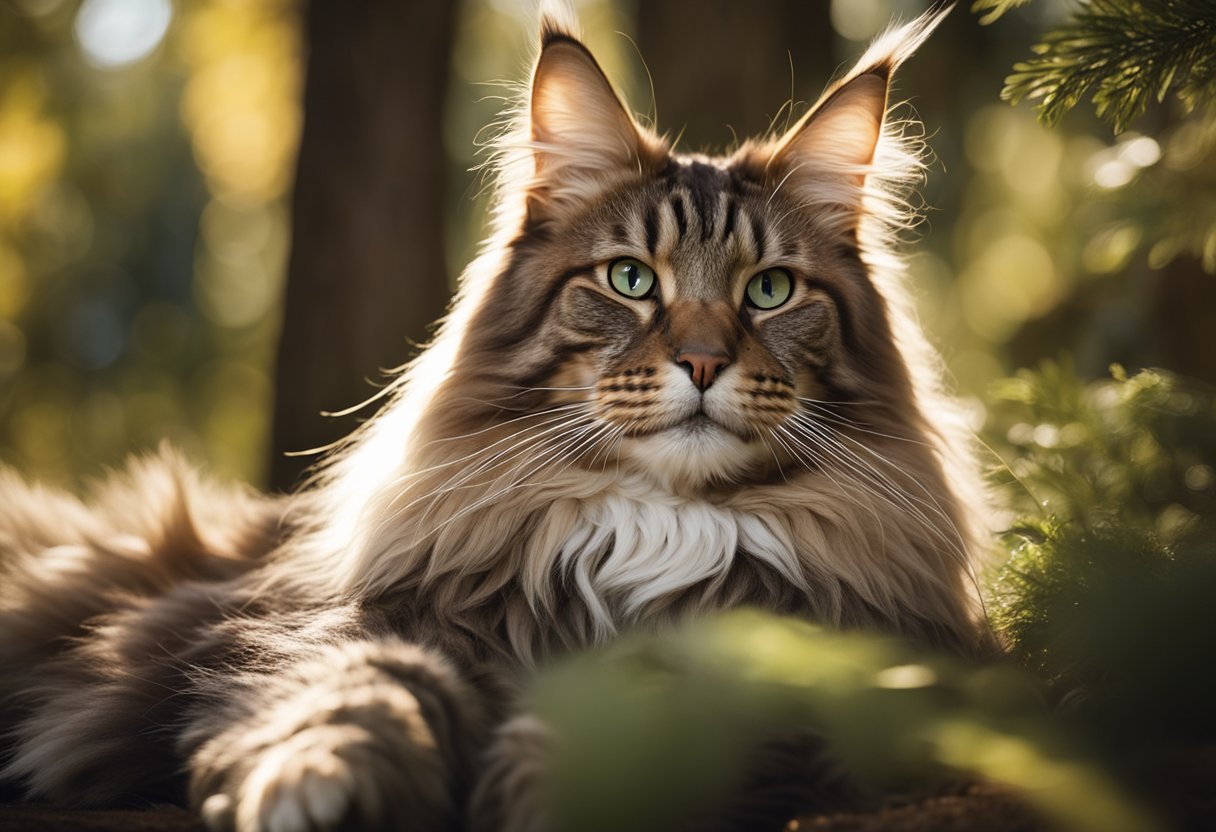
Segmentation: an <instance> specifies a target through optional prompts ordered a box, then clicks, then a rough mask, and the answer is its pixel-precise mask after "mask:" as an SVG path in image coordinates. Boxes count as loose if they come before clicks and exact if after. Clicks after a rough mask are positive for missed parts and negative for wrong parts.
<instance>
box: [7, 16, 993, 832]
mask: <svg viewBox="0 0 1216 832" xmlns="http://www.w3.org/2000/svg"><path fill="white" fill-rule="evenodd" d="M944 14H945V12H937V13H931V14H930V15H927V16H925V17H923V18H921V19H919V20H917V21H914V22H912V23H910V24H907V25H904V26H902V27H899V28H894V29H892V30H890V31H889V32H888V33H886V34H885V35H883V36H881V37H880V38H879V39H877V40H876V41H875V43H874V44H873V45H872V47H871V48H870V49H869V51H867V52H866V53H865V54H864V56H863V57H862V58H861V59H860V61H859V62H858V63H857V65H856V66H855V67H854V68H853V69H852V70H851V71H850V72H849V73H847V74H846V75H845V76H843V77H842V78H840V79H839V80H838V81H836V82H835V83H834V84H832V85H831V86H830V87H829V88H828V90H827V92H825V94H824V95H823V96H822V98H821V99H820V100H819V102H818V103H817V104H816V105H815V106H814V107H812V108H811V109H810V110H809V111H808V112H807V114H806V115H805V116H803V117H802V118H801V119H800V120H799V121H798V122H797V123H796V124H794V125H793V126H792V127H791V128H790V129H789V130H788V131H786V132H785V133H783V134H780V135H776V134H774V135H771V136H766V137H762V138H759V139H756V140H751V141H747V142H744V143H743V144H741V145H740V146H738V147H737V148H736V149H734V150H733V152H731V153H730V154H729V155H726V156H721V157H709V156H703V155H699V154H685V153H679V152H676V151H675V150H674V149H673V148H672V146H671V144H670V143H669V142H668V140H667V139H666V138H664V137H661V136H659V135H657V134H656V133H654V132H653V131H651V130H650V129H647V128H645V127H643V126H642V125H641V124H639V122H638V121H637V120H636V119H635V118H634V117H633V116H632V115H631V113H630V111H629V110H628V109H627V108H626V107H625V105H624V104H623V103H622V101H621V99H620V98H619V97H618V96H617V94H616V93H615V92H614V89H613V87H612V86H611V84H610V82H609V81H608V80H607V78H606V77H605V75H604V74H603V72H602V71H601V70H600V68H599V66H598V64H597V63H596V61H595V59H594V57H593V56H592V54H591V53H590V52H589V51H588V49H587V48H586V47H585V46H584V45H583V43H582V41H581V40H580V39H579V35H578V32H577V27H576V23H575V22H574V21H573V19H572V17H571V15H570V14H569V12H568V11H566V10H563V9H562V8H547V9H546V10H544V11H543V12H542V22H541V27H540V39H539V48H538V51H537V57H536V60H535V63H534V65H533V72H532V75H531V82H530V84H529V86H528V87H527V89H526V91H525V94H524V95H523V96H522V99H521V104H520V107H519V110H518V112H516V113H514V114H513V115H512V117H511V119H510V120H509V124H508V126H507V128H506V129H505V130H504V132H503V135H502V136H501V137H500V138H499V139H498V141H497V143H496V151H495V158H494V165H495V170H496V171H497V195H496V198H497V203H496V208H495V211H494V213H493V226H494V227H493V231H492V233H491V235H490V237H489V238H488V240H487V241H486V242H485V244H484V245H483V248H482V250H481V253H480V255H479V256H478V257H477V259H476V260H475V261H474V262H473V263H472V265H471V266H470V267H469V269H468V270H467V272H466V274H465V275H464V277H463V279H462V282H461V285H460V289H459V292H458V295H457V298H456V300H455V301H454V304H453V306H452V309H451V312H450V314H449V315H448V317H447V318H446V319H445V320H444V322H443V323H442V326H441V328H440V330H439V332H438V334H437V336H436V338H435V340H434V342H433V343H432V344H431V345H430V346H429V348H428V349H427V350H426V351H425V352H424V353H423V354H422V355H421V356H420V357H419V358H418V359H417V360H416V361H415V362H414V363H412V364H411V365H409V366H408V367H407V368H405V369H404V370H403V371H402V372H401V373H400V375H399V376H398V377H397V378H396V379H395V381H394V382H393V383H392V384H391V385H390V386H389V387H388V388H387V390H386V391H385V393H384V395H385V397H386V399H387V402H386V404H385V405H384V406H383V408H382V409H381V411H380V413H379V415H377V416H376V417H375V418H373V419H371V420H370V421H369V422H368V423H366V424H365V425H363V426H362V427H361V428H360V429H359V430H357V431H356V432H355V433H354V435H353V436H351V437H350V438H349V439H348V440H346V441H345V443H343V444H342V445H341V446H340V447H339V448H337V449H336V450H335V451H333V452H332V453H331V454H330V456H329V457H328V458H327V459H326V460H325V461H323V462H322V463H321V464H320V466H319V467H318V469H317V471H316V473H315V476H314V477H313V480H312V481H311V482H310V483H309V484H308V486H307V487H305V488H303V489H302V490H300V492H299V493H296V494H294V495H290V496H286V497H272V496H263V495H258V494H255V493H252V492H250V491H246V490H242V489H239V488H235V487H231V486H222V485H217V484H215V483H211V482H209V481H207V480H205V479H204V478H202V477H201V476H200V475H199V474H198V473H197V472H195V471H194V470H193V469H191V467H190V466H189V465H187V464H186V463H184V462H183V461H181V460H180V459H179V458H177V457H176V456H175V455H174V454H173V453H172V452H171V451H168V450H162V451H161V452H160V453H159V454H156V455H153V456H152V457H150V458H148V459H144V460H142V461H137V462H135V463H132V465H131V467H130V469H129V470H128V471H127V472H126V473H125V474H122V475H116V476H114V477H112V478H111V479H110V480H108V481H106V482H104V483H102V484H101V485H100V486H99V488H98V493H97V494H96V495H95V498H94V499H93V500H92V501H91V502H87V503H86V502H81V501H78V500H77V499H75V498H72V497H69V496H66V495H63V494H59V493H55V492H51V491H47V490H43V489H39V488H37V487H33V486H28V485H26V484H25V483H23V482H22V481H21V480H20V479H19V478H18V477H16V476H15V475H14V474H12V473H4V474H3V476H2V477H0V564H3V568H4V569H5V574H4V576H3V586H2V587H0V720H2V721H3V726H4V727H5V729H6V733H5V735H4V739H3V746H2V747H3V753H4V758H3V769H0V778H3V780H4V781H6V782H8V783H10V784H16V785H18V786H19V787H20V788H21V789H22V791H23V793H24V794H25V795H26V796H27V797H29V798H32V799H37V800H45V801H55V802H62V803H69V804H76V805H86V806H95V805H116V804H119V805H121V804H136V805H146V804H147V803H149V802H155V801H188V802H189V804H190V805H192V806H194V807H196V808H198V809H199V810H200V811H201V812H202V814H203V817H204V819H205V820H206V822H207V823H208V824H209V825H210V827H211V828H213V829H217V830H222V829H236V830H240V831H241V832H252V830H275V832H286V831H287V830H302V829H333V828H342V827H346V828H379V827H384V828H395V829H419V830H442V829H451V828H461V827H462V826H463V825H467V824H472V825H473V827H474V828H477V829H486V830H491V829H495V830H500V829H536V828H543V817H544V808H543V805H541V802H540V799H539V797H538V795H539V794H540V787H539V785H538V784H539V783H540V782H541V781H542V779H543V772H544V760H545V754H546V748H548V747H549V743H550V742H551V738H550V737H549V736H548V734H547V730H546V728H545V726H544V725H543V723H542V722H541V721H540V720H538V719H537V718H536V717H535V716H533V715H530V714H528V713H527V712H526V710H523V709H521V708H520V707H519V706H518V705H517V704H516V703H518V702H520V701H521V695H522V692H523V691H524V690H525V689H526V686H527V684H528V679H529V678H530V676H531V675H532V674H533V673H534V671H535V669H536V668H537V667H538V666H539V665H541V664H543V663H545V662H547V661H550V660H552V659H553V658H555V657H557V656H560V655H561V654H563V653H566V652H568V651H571V650H577V649H579V648H583V647H586V646H589V645H595V644H598V643H602V642H604V641H605V640H608V639H611V638H612V637H613V636H615V635H616V634H617V633H620V632H622V631H627V630H637V629H646V630H654V629H658V628H661V627H664V626H667V625H669V624H671V623H675V622H678V621H680V620H682V619H685V618H687V617H689V616H695V615H700V614H705V613H709V612H712V611H715V610H723V609H728V608H733V607H739V606H744V605H750V606H755V607H759V608H762V609H765V610H769V611H774V612H778V613H784V614H789V615H794V616H800V617H803V618H806V619H809V620H813V621H817V622H822V623H825V624H828V625H832V626H836V627H842V628H859V627H865V628H872V629H877V630H880V631H884V632H889V633H897V634H900V635H902V636H906V637H908V638H911V639H915V640H918V641H920V642H922V643H925V644H929V645H933V646H936V647H939V648H943V649H946V650H950V651H953V652H955V653H958V654H962V655H965V656H977V655H982V654H984V653H986V652H987V651H988V650H989V649H990V648H991V640H990V636H989V634H988V631H987V628H986V626H985V624H984V619H983V615H982V611H981V608H980V604H979V599H978V594H977V592H976V590H975V581H974V570H975V565H976V563H977V562H978V560H979V558H980V557H981V556H982V553H983V550H984V540H985V529H984V517H985V508H984V506H985V499H984V494H983V489H982V486H981V484H980V482H981V481H980V477H979V474H978V471H977V466H976V463H975V461H974V458H973V452H972V448H971V439H970V437H969V433H968V431H967V429H966V426H965V420H964V419H963V418H962V416H961V410H960V408H959V407H958V405H957V404H956V403H955V402H954V401H953V400H952V399H951V398H950V397H949V396H948V395H946V394H945V393H944V392H943V388H942V384H941V371H940V369H939V362H938V359H937V358H936V356H935V354H934V353H933V351H932V349H931V348H930V347H929V346H928V344H927V341H926V339H925V337H924V335H923V333H922V332H921V330H920V328H919V326H918V325H917V323H916V320H915V317H914V315H913V312H912V307H911V303H910V299H909V293H908V290H907V288H906V286H905V276H904V272H903V269H902V266H901V263H900V260H899V258H898V257H897V256H896V253H895V252H896V240H897V237H898V234H899V232H900V231H901V229H903V228H904V227H906V226H907V225H908V224H909V223H910V222H911V221H912V220H913V219H914V216H913V214H914V212H912V211H910V210H909V209H908V207H907V202H906V197H907V195H908V194H909V192H910V188H911V186H913V185H914V184H915V182H916V181H917V180H918V179H919V178H920V177H921V175H922V173H923V169H924V165H923V163H922V155H923V153H922V150H923V148H922V146H921V143H920V142H919V141H918V139H917V138H916V136H915V135H912V131H911V130H909V129H908V128H909V125H908V123H907V122H897V121H892V120H890V119H888V117H887V111H888V86H889V82H890V79H891V76H892V73H893V72H894V71H895V70H896V68H897V67H898V66H899V65H900V63H901V62H902V61H903V60H904V59H906V58H907V57H908V56H909V55H910V54H911V53H912V52H913V50H914V49H916V48H917V47H918V46H919V45H920V44H921V43H922V42H923V41H924V40H925V38H927V37H928V35H929V33H930V32H931V31H932V30H933V28H934V27H935V26H936V25H937V24H938V22H939V21H940V20H941V18H942V16H944ZM793 757H798V754H797V753H795V754H794V755H793ZM740 828H746V827H745V826H744V827H740Z"/></svg>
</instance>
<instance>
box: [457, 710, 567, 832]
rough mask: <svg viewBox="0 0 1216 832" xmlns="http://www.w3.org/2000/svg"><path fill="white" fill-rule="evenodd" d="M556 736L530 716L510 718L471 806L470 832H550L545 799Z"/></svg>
mask: <svg viewBox="0 0 1216 832" xmlns="http://www.w3.org/2000/svg"><path fill="white" fill-rule="evenodd" d="M552 747H553V735H552V733H551V731H550V730H549V727H548V726H547V725H546V724H545V723H544V722H543V721H542V720H541V719H540V718H539V717H536V716H533V715H532V714H521V715H519V716H516V717H513V718H512V719H509V720H507V721H506V722H504V723H503V724H502V725H501V726H499V728H498V730H497V731H496V732H495V736H494V740H493V742H492V743H491V745H490V747H489V750H488V751H487V753H486V755H485V761H484V765H483V768H482V771H481V775H480V777H479V778H478V781H477V786H476V788H475V789H474V791H473V797H472V799H471V800H470V806H469V828H470V832H546V830H548V829H549V828H550V822H549V817H548V801H547V800H546V788H547V782H546V781H547V774H548V769H549V759H550V755H551V753H552Z"/></svg>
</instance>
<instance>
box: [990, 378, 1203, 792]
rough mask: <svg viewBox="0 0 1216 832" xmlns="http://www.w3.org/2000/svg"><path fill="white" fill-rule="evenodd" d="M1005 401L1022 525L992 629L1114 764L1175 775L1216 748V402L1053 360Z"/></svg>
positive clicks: (998, 392) (1003, 415)
mask: <svg viewBox="0 0 1216 832" xmlns="http://www.w3.org/2000/svg"><path fill="white" fill-rule="evenodd" d="M994 397H995V399H996V404H995V407H994V410H993V413H994V414H995V418H994V424H993V425H992V431H993V433H994V434H995V435H994V437H993V441H994V442H995V443H998V444H999V445H1001V446H1003V448H1004V450H1005V452H1006V453H1007V454H1009V455H1010V457H1011V460H1010V464H1009V470H1010V471H1011V472H1012V474H1013V476H1014V478H1015V479H1011V480H1008V481H1006V483H1005V486H1006V491H1007V494H1008V497H1009V503H1010V504H1011V505H1013V506H1014V507H1015V509H1016V510H1017V511H1018V517H1017V519H1016V521H1015V522H1014V523H1013V525H1012V527H1011V529H1010V531H1009V532H1008V533H1007V534H1006V535H1005V537H1004V540H1005V544H1006V548H1007V551H1008V558H1007V560H1006V561H1005V562H1004V563H1003V564H1002V565H1001V566H1000V568H999V569H998V570H997V571H996V573H995V574H994V576H993V578H992V580H991V583H990V587H991V591H990V604H989V608H988V609H989V613H990V615H991V617H992V621H993V624H994V625H995V627H996V628H997V630H998V631H999V632H1001V634H1002V635H1003V636H1004V637H1005V639H1006V641H1007V643H1008V646H1009V649H1010V652H1011V653H1012V655H1013V656H1014V657H1015V658H1017V659H1018V660H1019V661H1020V662H1021V663H1022V664H1023V665H1025V666H1026V667H1028V668H1030V669H1031V670H1033V671H1034V672H1035V673H1036V674H1037V675H1038V676H1039V677H1040V678H1042V679H1044V680H1045V681H1046V682H1047V683H1048V684H1049V686H1050V689H1051V691H1052V692H1053V694H1054V697H1055V698H1056V699H1057V700H1058V701H1059V702H1061V703H1063V704H1064V705H1065V706H1066V707H1067V709H1068V711H1069V713H1070V715H1071V717H1072V721H1073V722H1074V724H1076V725H1077V726H1079V727H1080V728H1081V729H1083V730H1084V731H1086V732H1087V733H1088V735H1089V740H1090V742H1091V744H1092V745H1093V746H1094V747H1098V748H1100V749H1101V751H1102V752H1103V754H1104V756H1105V757H1106V759H1108V760H1110V761H1111V762H1113V763H1116V764H1117V765H1119V766H1120V767H1121V768H1123V769H1125V770H1127V771H1128V772H1129V773H1130V774H1132V775H1134V776H1136V777H1137V778H1138V779H1143V777H1144V776H1146V775H1153V774H1154V773H1155V772H1156V770H1157V769H1158V768H1159V767H1161V766H1163V765H1164V766H1166V767H1167V770H1169V769H1170V767H1171V765H1172V764H1175V763H1177V762H1178V760H1179V759H1180V758H1185V757H1186V756H1187V755H1188V753H1189V751H1190V750H1192V749H1194V748H1195V747H1197V746H1200V745H1202V744H1204V743H1212V742H1216V714H1214V713H1213V712H1212V708H1211V703H1212V702H1213V701H1216V648H1214V647H1213V645H1212V643H1211V634H1212V633H1216V604H1213V603H1212V599H1213V596H1214V595H1216V474H1214V467H1216V395H1214V393H1213V391H1212V390H1211V389H1208V388H1206V387H1202V386H1199V385H1197V384H1195V383H1192V382H1187V381H1184V380H1182V379H1179V378H1176V377H1173V376H1171V375H1169V374H1167V373H1165V372H1162V371H1142V372H1140V373H1137V374H1136V375H1134V376H1130V377H1129V376H1128V375H1127V374H1126V373H1125V372H1124V371H1123V370H1122V369H1121V368H1119V367H1115V368H1113V375H1112V378H1110V379H1108V380H1103V381H1098V382H1091V383H1088V384H1085V383H1083V382H1081V381H1080V380H1078V379H1077V378H1076V376H1075V375H1074V374H1073V373H1072V371H1071V369H1070V367H1069V366H1068V365H1067V364H1059V363H1045V364H1043V365H1042V366H1041V367H1039V368H1038V369H1037V370H1036V371H1028V370H1024V371H1022V372H1020V373H1018V374H1017V376H1016V377H1014V378H1011V379H1007V380H1005V381H1002V382H1001V383H1000V384H998V385H997V386H996V388H995V390H994Z"/></svg>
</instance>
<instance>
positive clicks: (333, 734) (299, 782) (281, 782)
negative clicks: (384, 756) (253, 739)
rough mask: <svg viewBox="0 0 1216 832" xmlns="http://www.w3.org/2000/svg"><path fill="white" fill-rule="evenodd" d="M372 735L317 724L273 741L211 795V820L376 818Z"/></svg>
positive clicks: (206, 812)
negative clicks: (365, 772)
mask: <svg viewBox="0 0 1216 832" xmlns="http://www.w3.org/2000/svg"><path fill="white" fill-rule="evenodd" d="M372 745H373V740H372V738H371V737H370V736H368V735H367V732H366V731H364V730H363V729H362V728H359V727H357V726H354V725H319V726H315V727H313V728H308V729H305V730H303V731H301V732H300V733H298V734H296V735H295V736H293V737H291V738H290V739H287V740H284V741H283V742H280V743H278V744H277V745H273V746H271V747H270V748H268V749H266V750H265V751H263V752H262V753H261V754H260V755H259V759H258V760H257V762H256V763H255V764H254V765H253V766H252V768H250V769H249V771H248V773H247V774H246V775H245V776H244V778H243V779H241V780H240V781H239V782H238V783H235V784H233V786H234V788H233V789H232V791H231V792H220V793H218V794H214V795H212V796H211V797H209V798H207V800H205V801H204V802H203V805H202V814H203V818H204V820H206V822H207V824H208V826H210V827H211V828H212V829H216V830H237V832H308V830H328V829H341V828H343V827H344V826H364V825H374V824H375V823H377V822H378V821H379V820H380V818H381V815H382V812H383V805H382V804H383V801H382V800H381V798H380V796H379V795H378V794H377V792H376V789H375V784H374V783H372V782H371V781H372V779H373V778H370V777H361V776H360V775H359V772H360V770H361V769H364V768H367V767H368V760H367V759H366V757H367V756H368V749H370V748H371V747H372Z"/></svg>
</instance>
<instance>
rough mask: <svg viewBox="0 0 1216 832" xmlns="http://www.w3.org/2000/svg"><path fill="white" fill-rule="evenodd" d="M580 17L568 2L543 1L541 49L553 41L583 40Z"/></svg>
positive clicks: (557, 0)
mask: <svg viewBox="0 0 1216 832" xmlns="http://www.w3.org/2000/svg"><path fill="white" fill-rule="evenodd" d="M582 37H583V35H582V31H581V28H580V27H579V25H578V17H577V16H576V15H575V14H574V10H573V9H572V8H570V4H569V3H568V2H566V0H541V4H540V47H541V49H542V50H543V49H544V48H545V47H546V46H548V45H549V43H550V42H551V41H554V40H558V39H563V38H564V39H566V40H572V41H575V42H578V41H581V40H582Z"/></svg>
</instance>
